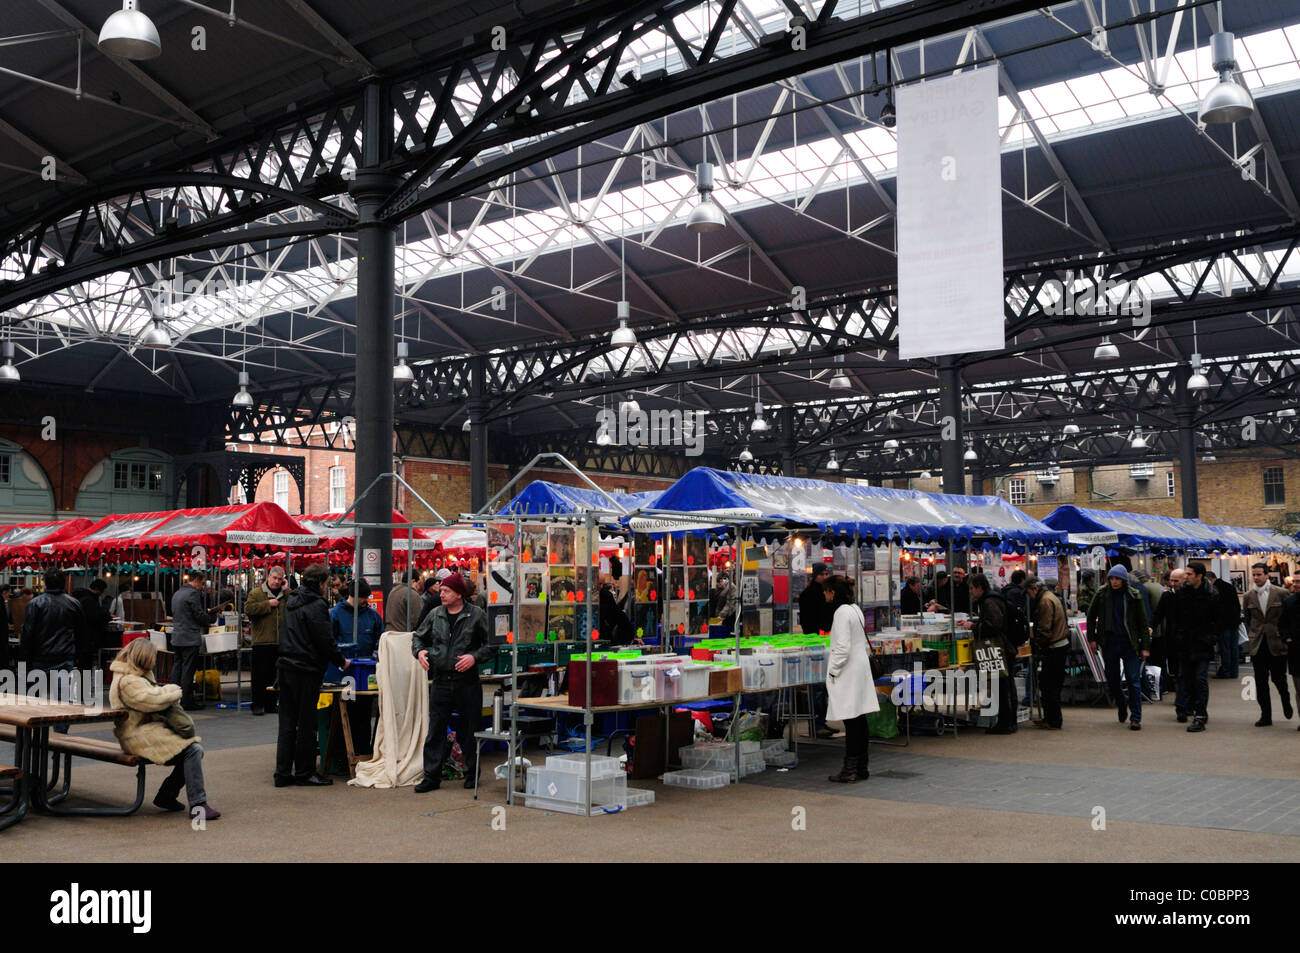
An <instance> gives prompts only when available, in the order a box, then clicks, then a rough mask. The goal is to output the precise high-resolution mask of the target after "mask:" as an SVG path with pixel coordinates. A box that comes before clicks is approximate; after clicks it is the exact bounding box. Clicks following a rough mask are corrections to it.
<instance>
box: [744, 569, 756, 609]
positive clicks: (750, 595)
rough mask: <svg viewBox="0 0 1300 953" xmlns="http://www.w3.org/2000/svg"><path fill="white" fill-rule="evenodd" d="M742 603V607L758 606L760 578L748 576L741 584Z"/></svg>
mask: <svg viewBox="0 0 1300 953" xmlns="http://www.w3.org/2000/svg"><path fill="white" fill-rule="evenodd" d="M740 601H741V604H742V605H746V606H756V605H758V577H757V576H746V577H745V578H744V579H742V580H741V583H740Z"/></svg>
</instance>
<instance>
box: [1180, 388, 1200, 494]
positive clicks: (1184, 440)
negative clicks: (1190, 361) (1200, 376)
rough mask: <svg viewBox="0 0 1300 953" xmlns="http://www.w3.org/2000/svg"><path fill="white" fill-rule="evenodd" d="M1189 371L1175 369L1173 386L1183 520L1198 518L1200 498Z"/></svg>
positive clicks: (1194, 406) (1193, 409)
mask: <svg viewBox="0 0 1300 953" xmlns="http://www.w3.org/2000/svg"><path fill="white" fill-rule="evenodd" d="M1191 373H1192V369H1191V367H1189V366H1188V365H1183V366H1182V367H1180V368H1179V369H1178V377H1177V380H1176V381H1175V383H1174V406H1175V408H1176V409H1175V411H1174V415H1175V417H1176V418H1177V420H1178V467H1179V471H1180V472H1179V476H1180V477H1181V478H1182V487H1181V488H1180V495H1181V496H1182V500H1183V518H1184V519H1199V518H1200V511H1201V505H1200V499H1199V497H1198V493H1197V489H1196V428H1195V426H1193V423H1192V421H1193V419H1194V418H1195V416H1196V399H1195V397H1194V396H1193V395H1192V392H1191V391H1190V390H1188V389H1187V379H1188V378H1189V377H1190V376H1191Z"/></svg>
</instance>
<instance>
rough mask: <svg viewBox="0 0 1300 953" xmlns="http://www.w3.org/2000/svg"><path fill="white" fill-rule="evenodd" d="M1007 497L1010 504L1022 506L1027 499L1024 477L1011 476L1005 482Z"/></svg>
mask: <svg viewBox="0 0 1300 953" xmlns="http://www.w3.org/2000/svg"><path fill="white" fill-rule="evenodd" d="M1007 499H1008V501H1010V503H1011V505H1012V506H1024V505H1025V503H1027V502H1028V501H1029V492H1028V490H1027V489H1026V487H1025V478H1024V477H1013V478H1012V479H1011V481H1010V482H1009V483H1008V484H1007Z"/></svg>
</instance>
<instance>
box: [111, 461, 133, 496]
mask: <svg viewBox="0 0 1300 953" xmlns="http://www.w3.org/2000/svg"><path fill="white" fill-rule="evenodd" d="M130 487H131V465H130V464H129V463H115V464H113V489H115V490H127V489H130Z"/></svg>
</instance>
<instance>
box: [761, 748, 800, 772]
mask: <svg viewBox="0 0 1300 953" xmlns="http://www.w3.org/2000/svg"><path fill="white" fill-rule="evenodd" d="M763 761H764V763H765V764H766V765H767V766H768V767H769V768H793V767H794V766H795V765H797V764H798V763H799V756H798V755H797V754H795V753H794V752H793V751H773V752H771V753H770V754H766V755H764V756H763Z"/></svg>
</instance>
